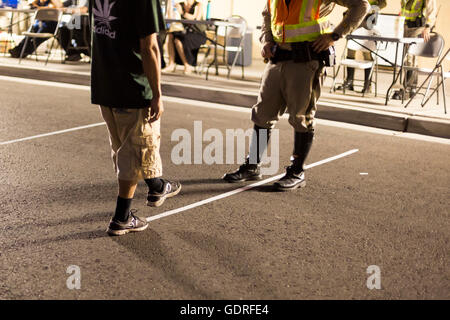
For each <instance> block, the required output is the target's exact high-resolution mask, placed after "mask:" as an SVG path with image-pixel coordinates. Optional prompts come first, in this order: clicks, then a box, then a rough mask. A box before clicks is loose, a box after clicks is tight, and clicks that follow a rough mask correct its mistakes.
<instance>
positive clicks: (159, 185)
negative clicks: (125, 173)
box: [144, 178, 164, 192]
mask: <svg viewBox="0 0 450 320" xmlns="http://www.w3.org/2000/svg"><path fill="white" fill-rule="evenodd" d="M144 181H145V183H146V184H147V186H148V188H149V189H150V190H151V191H156V192H162V191H163V188H164V182H163V180H162V179H160V178H152V179H145V180H144Z"/></svg>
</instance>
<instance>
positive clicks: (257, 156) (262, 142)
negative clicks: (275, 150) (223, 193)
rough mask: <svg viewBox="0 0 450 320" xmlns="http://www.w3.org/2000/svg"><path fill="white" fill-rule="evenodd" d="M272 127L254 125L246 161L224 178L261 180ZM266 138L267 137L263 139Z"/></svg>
mask: <svg viewBox="0 0 450 320" xmlns="http://www.w3.org/2000/svg"><path fill="white" fill-rule="evenodd" d="M270 132H271V129H265V128H262V127H259V126H257V125H255V126H254V131H253V136H252V142H251V144H250V152H249V155H248V156H247V159H246V160H245V163H244V164H243V165H241V166H240V167H239V169H238V170H237V171H234V172H231V173H226V174H225V175H224V176H223V178H222V179H223V180H225V181H228V182H242V181H249V180H260V179H262V175H261V170H260V167H261V165H260V164H261V158H262V155H263V153H264V151H265V150H266V148H267V144H268V143H269V139H270ZM263 138H265V139H263Z"/></svg>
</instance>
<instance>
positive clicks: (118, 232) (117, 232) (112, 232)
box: [106, 223, 148, 236]
mask: <svg viewBox="0 0 450 320" xmlns="http://www.w3.org/2000/svg"><path fill="white" fill-rule="evenodd" d="M147 228H148V223H147V224H146V225H145V226H142V227H140V228H135V229H124V230H112V229H109V228H108V230H106V232H107V233H108V234H109V235H110V236H123V235H124V234H127V233H130V232H139V231H144V230H145V229H147Z"/></svg>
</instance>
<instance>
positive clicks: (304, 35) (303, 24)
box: [268, 0, 331, 43]
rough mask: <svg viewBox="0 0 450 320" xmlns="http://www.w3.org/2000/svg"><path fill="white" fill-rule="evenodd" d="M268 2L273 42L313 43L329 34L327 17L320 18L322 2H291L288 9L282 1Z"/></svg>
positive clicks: (309, 0) (313, 0)
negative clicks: (323, 35)
mask: <svg viewBox="0 0 450 320" xmlns="http://www.w3.org/2000/svg"><path fill="white" fill-rule="evenodd" d="M268 1H269V3H268V5H269V8H270V13H271V28H272V35H273V39H274V40H275V42H281V43H292V42H303V41H314V40H316V39H317V38H318V37H319V36H320V35H321V34H323V33H328V32H331V28H330V23H329V21H328V17H322V18H320V5H321V4H322V0H291V3H290V5H289V7H288V6H287V5H286V2H285V1H284V0H268Z"/></svg>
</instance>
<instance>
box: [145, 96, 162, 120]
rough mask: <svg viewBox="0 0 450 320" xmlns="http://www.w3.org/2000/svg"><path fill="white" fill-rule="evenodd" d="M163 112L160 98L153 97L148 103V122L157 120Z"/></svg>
mask: <svg viewBox="0 0 450 320" xmlns="http://www.w3.org/2000/svg"><path fill="white" fill-rule="evenodd" d="M163 112H164V106H163V103H162V100H161V97H153V99H152V100H151V101H150V119H149V121H148V122H150V123H151V122H154V121H156V120H159V119H160V118H161V116H162V114H163Z"/></svg>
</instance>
